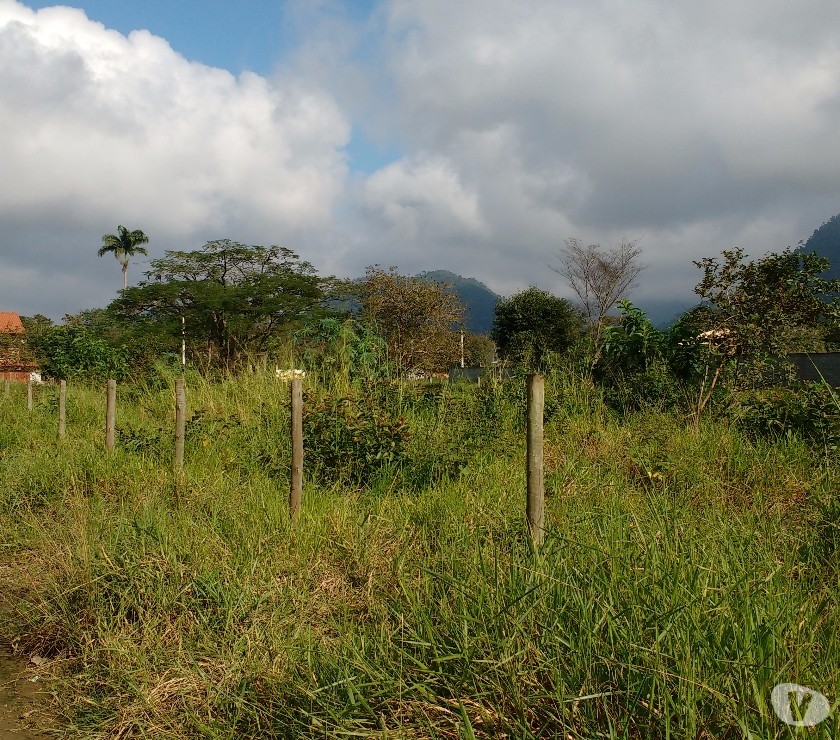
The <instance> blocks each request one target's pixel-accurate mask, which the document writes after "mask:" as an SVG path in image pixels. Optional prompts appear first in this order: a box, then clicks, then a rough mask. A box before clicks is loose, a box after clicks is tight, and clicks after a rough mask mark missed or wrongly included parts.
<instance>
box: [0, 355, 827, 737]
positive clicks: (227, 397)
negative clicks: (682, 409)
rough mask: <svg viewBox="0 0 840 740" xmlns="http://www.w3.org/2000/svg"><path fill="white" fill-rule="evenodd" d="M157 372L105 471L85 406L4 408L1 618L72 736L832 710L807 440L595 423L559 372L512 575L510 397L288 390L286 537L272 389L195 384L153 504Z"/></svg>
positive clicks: (618, 730) (604, 417)
mask: <svg viewBox="0 0 840 740" xmlns="http://www.w3.org/2000/svg"><path fill="white" fill-rule="evenodd" d="M158 377H159V379H160V380H161V381H162V383H161V384H160V385H159V386H158V389H157V390H153V389H152V387H153V386H154V385H155V384H153V383H147V384H146V386H145V389H144V388H140V387H138V386H134V385H128V386H121V390H120V393H119V398H120V406H119V409H118V420H119V422H118V423H119V434H118V445H117V450H116V452H115V454H113V455H112V456H106V455H105V454H104V452H103V451H102V449H101V446H102V440H101V435H102V430H101V426H102V418H103V416H104V413H103V398H104V393H103V392H102V388H101V387H100V386H98V385H94V386H89V387H88V386H85V385H84V384H79V383H72V384H71V386H70V389H69V399H68V438H67V440H66V441H64V442H61V443H56V442H55V441H54V436H55V399H56V393H57V390H56V389H55V388H53V387H49V386H47V387H43V388H37V389H36V398H35V406H34V409H33V411H32V412H31V414H29V415H27V413H26V411H25V404H24V402H23V396H22V394H21V393H20V392H19V389H15V391H16V392H15V393H14V394H13V395H12V396H11V397H10V398H9V399H8V400H6V399H4V400H3V402H2V404H1V405H0V430H2V432H0V450H2V454H3V465H2V467H0V490H1V491H2V495H0V531H2V532H3V533H4V534H3V540H2V553H3V555H2V558H3V560H4V568H3V569H0V577H2V578H3V579H4V583H3V584H2V587H0V594H2V596H0V601H2V603H3V606H2V607H0V608H2V609H3V610H4V611H5V612H6V613H7V614H8V615H9V618H8V619H7V620H6V624H7V625H8V629H12V630H13V634H11V635H10V637H12V638H14V639H15V640H16V641H18V644H19V645H20V647H21V649H22V650H25V651H26V652H27V654H29V655H32V654H36V655H38V656H40V657H43V658H47V659H48V660H47V662H46V663H43V664H42V665H41V666H40V667H39V669H38V670H39V674H40V675H41V676H46V677H48V679H49V680H50V681H51V682H54V683H50V685H51V686H56V687H60V688H59V689H58V690H56V692H55V696H56V697H57V701H58V705H57V710H58V711H59V712H60V713H61V716H62V717H63V718H64V719H63V722H64V726H65V728H66V729H67V732H68V733H70V734H71V735H74V736H79V737H87V738H90V737H140V736H154V737H159V738H167V737H168V738H189V737H196V736H203V737H278V738H285V737H288V738H291V737H339V736H346V735H348V734H353V735H355V736H368V737H382V738H384V737H444V738H445V737H452V738H456V737H476V738H481V737H485V738H496V737H504V736H507V737H523V738H524V737H560V736H562V737H566V736H572V737H579V738H596V737H615V738H621V737H628V738H629V737H650V738H664V737H676V738H689V737H690V738H697V737H716V738H717V737H739V738H740V737H747V736H751V737H762V738H774V737H779V738H782V737H789V736H790V732H789V729H788V728H786V727H785V726H784V725H782V724H781V723H780V722H779V721H778V720H777V719H776V717H775V715H774V714H773V711H772V709H771V707H770V706H769V697H770V693H771V691H772V688H773V686H775V685H776V684H777V683H779V682H782V681H790V680H794V681H797V682H798V683H802V684H804V685H807V686H810V687H812V688H814V689H817V690H819V691H821V692H822V693H824V694H826V695H827V696H829V697H834V696H836V695H837V691H838V689H840V624H838V619H840V617H839V616H838V615H840V608H838V607H840V604H838V602H837V599H838V593H840V591H838V589H837V584H838V573H840V571H838V564H839V563H838V553H840V549H838V544H840V537H838V530H837V526H838V515H840V510H838V507H837V505H836V501H837V498H836V497H837V484H838V480H837V470H836V466H834V465H833V463H832V460H833V458H832V457H831V456H830V455H829V454H827V453H826V452H825V451H824V449H823V447H822V445H821V442H820V441H819V440H810V441H809V440H806V439H804V438H801V437H799V436H798V435H797V434H795V433H794V434H791V435H789V436H784V437H781V438H766V437H764V436H762V435H757V436H754V437H753V436H748V435H745V434H744V433H742V432H741V431H740V430H739V428H738V427H737V426H736V425H734V424H732V423H729V422H728V421H727V420H725V419H717V418H713V417H710V418H708V419H707V420H706V421H705V423H704V425H703V426H702V427H701V428H700V432H699V434H698V433H696V432H695V431H694V430H693V428H692V427H686V425H685V424H684V422H683V420H682V419H681V418H680V416H679V415H676V414H674V413H671V412H662V411H656V410H654V409H646V410H643V411H641V412H638V413H635V414H632V415H624V414H614V413H613V412H611V411H610V410H609V408H608V407H606V406H605V405H604V403H603V401H602V399H601V396H600V394H599V393H598V392H597V391H595V390H592V389H591V387H589V386H588V385H585V384H583V385H582V384H581V383H580V382H579V381H577V380H576V379H575V377H574V375H572V374H570V373H568V372H566V371H563V370H560V369H558V370H554V371H552V372H551V373H550V374H549V376H548V378H547V411H546V413H547V422H546V424H547V426H546V459H547V467H548V476H547V489H548V492H549V496H548V520H547V521H548V533H547V541H546V545H545V547H544V548H543V550H542V551H541V552H540V553H539V554H534V553H532V552H531V551H530V549H529V547H528V544H527V537H526V536H525V531H524V522H523V509H524V503H523V490H524V465H523V460H524V434H523V429H522V425H523V416H524V414H523V397H522V384H521V381H520V380H519V379H516V378H514V379H512V380H510V381H508V382H506V383H501V384H498V385H493V384H489V385H488V384H484V385H482V386H481V387H478V386H475V385H452V386H447V385H433V386H429V385H426V384H423V383H421V384H419V385H412V384H404V383H394V384H391V382H390V381H388V379H385V380H384V382H380V383H378V384H370V383H366V384H361V385H356V384H352V383H351V384H349V385H348V384H346V383H345V382H344V381H341V382H340V383H338V382H337V383H335V384H333V383H330V382H321V381H319V382H318V383H314V382H313V381H312V380H311V379H310V377H309V376H308V377H307V379H306V399H307V408H308V409H309V416H308V421H307V424H308V426H307V429H308V434H307V437H306V440H307V441H306V445H307V463H306V465H307V467H306V470H307V481H308V482H307V484H306V489H305V501H304V510H303V512H302V514H301V517H300V518H299V520H298V521H297V524H296V525H295V526H294V527H293V526H292V525H291V523H290V521H289V518H288V513H287V508H286V507H287V494H288V484H289V477H288V473H289V462H290V460H289V455H290V452H289V443H288V440H287V436H288V435H287V432H286V430H287V429H288V423H289V420H288V388H287V386H286V385H285V384H278V383H277V381H276V380H275V379H274V377H273V373H267V374H260V373H255V374H252V373H246V374H244V375H240V376H232V377H230V378H229V379H228V380H224V381H216V382H212V383H209V382H205V381H203V380H202V379H201V377H200V376H198V375H194V374H190V375H189V377H188V387H189V404H190V416H191V421H190V422H189V424H188V430H187V440H188V441H187V461H186V469H185V473H184V478H183V479H182V480H177V479H174V478H173V477H172V475H171V472H170V470H171V466H170V461H171V451H172V444H173V443H172V433H171V407H172V382H173V378H174V375H171V374H168V373H167V371H165V370H163V369H161V370H159V371H158ZM383 430H387V431H386V432H383ZM39 662H42V661H41V660H40V658H39ZM838 730H840V725H838V717H837V715H836V713H835V714H834V715H832V717H831V718H830V720H829V721H827V722H825V723H823V724H822V725H820V726H818V727H817V728H815V729H814V731H812V733H811V734H810V735H809V737H816V738H820V737H822V738H830V737H834V736H836V734H837V732H838Z"/></svg>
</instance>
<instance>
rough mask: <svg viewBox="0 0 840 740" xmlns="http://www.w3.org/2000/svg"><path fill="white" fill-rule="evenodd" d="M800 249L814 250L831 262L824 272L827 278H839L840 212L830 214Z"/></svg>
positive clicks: (804, 250)
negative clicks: (833, 214) (834, 214)
mask: <svg viewBox="0 0 840 740" xmlns="http://www.w3.org/2000/svg"><path fill="white" fill-rule="evenodd" d="M800 249H801V250H802V251H803V252H816V253H817V254H818V255H820V257H825V258H827V259H828V261H829V263H830V264H831V269H830V270H829V271H828V272H827V273H826V275H825V276H826V277H828V278H840V213H838V214H837V215H836V216H832V217H831V218H830V219H828V221H826V222H825V223H824V224H823V225H822V226H820V228H818V229H817V230H816V231H815V232H814V233H813V234H811V236H810V238H809V239H808V241H806V242H805V243H804V244H803V245H802V246H801V247H800Z"/></svg>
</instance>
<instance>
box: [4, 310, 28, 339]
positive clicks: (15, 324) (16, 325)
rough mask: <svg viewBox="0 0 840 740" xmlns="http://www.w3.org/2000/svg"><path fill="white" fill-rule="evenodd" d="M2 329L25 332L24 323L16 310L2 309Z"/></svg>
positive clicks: (9, 331) (11, 331)
mask: <svg viewBox="0 0 840 740" xmlns="http://www.w3.org/2000/svg"><path fill="white" fill-rule="evenodd" d="M0 331H2V332H7V333H12V334H17V333H18V332H23V324H22V323H21V321H20V316H18V315H17V314H16V313H15V312H14V311H0Z"/></svg>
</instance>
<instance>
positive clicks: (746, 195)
mask: <svg viewBox="0 0 840 740" xmlns="http://www.w3.org/2000/svg"><path fill="white" fill-rule="evenodd" d="M73 7H75V8H76V10H74V9H73ZM79 8H81V10H79ZM838 69H840V3H837V2H836V0H801V2H797V3H790V2H787V1H786V0H739V2H738V3H736V4H733V3H732V2H731V0H695V1H694V2H691V3H674V2H673V0H634V2H632V3H628V2H627V0H598V1H597V2H595V1H593V0H556V2H546V1H545V0H458V2H452V0H377V2H358V3H350V2H345V3H342V2H337V1H334V0H285V1H284V2H279V1H275V2H270V1H269V0H255V1H251V2H246V3H234V2H223V1H222V0H211V1H210V2H197V1H194V0H182V1H181V2H171V1H170V2H164V1H163V0H149V1H147V2H131V3H129V2H123V1H122V0H108V1H107V2H106V1H105V0H90V1H89V2H87V1H86V0H79V2H77V3H75V5H74V3H73V2H72V0H71V2H70V7H58V6H53V5H51V4H50V3H45V2H37V3H34V2H28V0H0V130H2V132H3V136H2V137H0V171H2V172H3V175H4V183H5V185H4V187H2V188H0V310H16V311H18V312H20V313H22V314H27V315H31V314H34V313H36V312H40V313H45V314H47V315H50V316H52V317H55V318H60V317H61V316H62V315H63V314H65V313H75V312H77V311H79V310H82V309H85V308H92V307H95V306H102V305H106V304H107V303H108V302H109V301H110V300H112V299H113V298H114V297H115V295H116V291H117V290H118V289H119V287H120V286H121V275H120V272H119V269H118V265H116V264H115V261H114V260H113V259H112V260H106V259H99V258H97V257H96V250H97V248H98V246H99V245H100V243H101V242H100V240H101V236H102V235H103V234H106V233H113V232H114V231H115V229H116V227H117V225H119V224H122V225H125V226H127V227H129V228H132V229H133V228H142V229H143V230H144V231H145V232H146V233H147V234H148V235H149V236H150V242H149V245H148V247H149V253H150V254H149V258H154V257H159V256H162V255H163V254H164V252H165V251H166V250H169V249H197V248H199V247H200V246H201V245H202V244H203V243H204V242H205V241H207V240H210V239H220V238H231V239H235V240H239V241H242V242H245V243H249V244H282V245H284V246H287V247H290V248H292V249H294V250H295V251H297V252H298V253H300V254H301V256H302V257H304V258H305V259H307V260H309V261H310V262H312V263H313V264H314V265H315V266H316V267H317V268H318V269H319V271H321V272H322V273H326V274H335V275H342V276H350V277H352V276H358V275H361V274H363V273H364V269H365V266H367V265H371V264H382V265H395V266H397V267H398V268H399V269H400V270H401V271H402V272H404V273H409V274H414V273H417V272H420V271H423V270H435V269H447V270H451V271H452V272H456V273H460V274H461V275H464V276H467V277H475V278H477V279H479V280H481V281H483V282H485V283H486V284H487V285H489V286H490V287H491V288H492V289H493V290H495V291H496V292H498V293H500V294H503V295H510V294H512V293H514V292H516V291H518V290H522V289H524V288H526V287H527V286H528V285H531V284H533V285H537V286H538V287H540V288H543V289H545V290H549V291H551V292H553V293H555V294H556V295H561V296H565V297H571V295H570V291H569V288H568V286H567V285H564V284H563V282H562V280H561V279H560V278H559V276H558V275H557V273H556V272H554V271H552V270H551V269H550V268H551V267H552V266H553V265H554V266H556V264H557V260H558V258H559V251H560V249H562V247H563V245H564V240H566V239H569V238H578V239H581V240H583V241H584V242H587V243H593V242H594V243H601V244H604V245H615V244H617V243H618V242H620V241H621V240H625V239H626V240H631V241H637V242H638V244H639V246H640V248H641V249H642V253H643V259H644V261H645V262H646V263H647V264H648V268H647V270H646V271H645V272H644V273H643V277H642V280H641V283H640V285H639V288H638V289H637V290H636V291H634V293H633V294H632V295H631V296H629V297H630V298H631V299H633V301H634V302H635V303H636V304H637V305H640V306H641V307H642V308H645V309H647V310H649V311H650V312H651V314H654V315H656V316H657V318H669V316H668V315H667V314H668V312H669V311H670V312H673V307H674V306H675V305H687V304H688V303H690V302H691V301H692V298H693V294H692V289H693V287H694V285H695V284H696V283H697V281H698V274H697V270H696V268H694V267H693V265H692V261H693V260H699V259H701V258H702V257H705V256H714V255H716V254H718V253H719V252H720V251H721V250H722V249H727V248H731V247H735V246H740V247H742V248H743V249H744V250H745V251H746V252H747V254H749V255H753V256H758V255H760V254H763V253H766V252H767V251H769V250H781V249H784V248H785V247H786V246H788V245H796V244H797V243H798V242H799V241H800V240H802V239H807V238H808V236H810V234H811V233H812V232H813V230H814V229H815V228H816V227H818V226H819V225H820V224H822V223H823V222H825V221H826V220H828V219H829V218H830V217H832V216H833V215H835V214H836V213H838V212H840V178H838V176H837V173H838V172H840V138H839V137H838V136H837V132H838V130H840V75H838V72H837V70H838ZM146 268H147V264H144V262H143V261H142V260H138V261H137V262H136V263H133V264H132V265H131V266H130V268H129V280H130V281H131V282H136V281H137V280H139V279H141V278H142V275H143V271H144V269H146Z"/></svg>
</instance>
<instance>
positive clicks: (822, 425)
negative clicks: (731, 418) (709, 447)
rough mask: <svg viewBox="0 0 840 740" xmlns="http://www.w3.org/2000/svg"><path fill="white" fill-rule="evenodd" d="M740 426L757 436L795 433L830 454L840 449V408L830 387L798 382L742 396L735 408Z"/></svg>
mask: <svg viewBox="0 0 840 740" xmlns="http://www.w3.org/2000/svg"><path fill="white" fill-rule="evenodd" d="M734 414H735V418H736V420H737V422H738V425H739V426H740V427H741V428H742V429H744V431H746V432H747V433H748V434H751V435H753V436H756V437H770V438H774V437H781V436H784V435H786V434H790V433H792V434H796V435H797V436H799V437H801V438H802V439H804V440H805V441H807V442H809V443H811V444H814V445H817V446H819V447H825V448H826V449H828V450H829V451H837V449H838V448H840V405H838V403H837V397H836V395H835V394H834V392H833V391H832V390H831V388H829V387H828V386H827V385H824V384H816V383H798V384H795V385H794V386H792V387H790V388H772V389H769V390H759V391H750V392H746V393H744V394H742V395H741V396H740V398H739V400H738V403H737V404H736V406H735V408H734Z"/></svg>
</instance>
